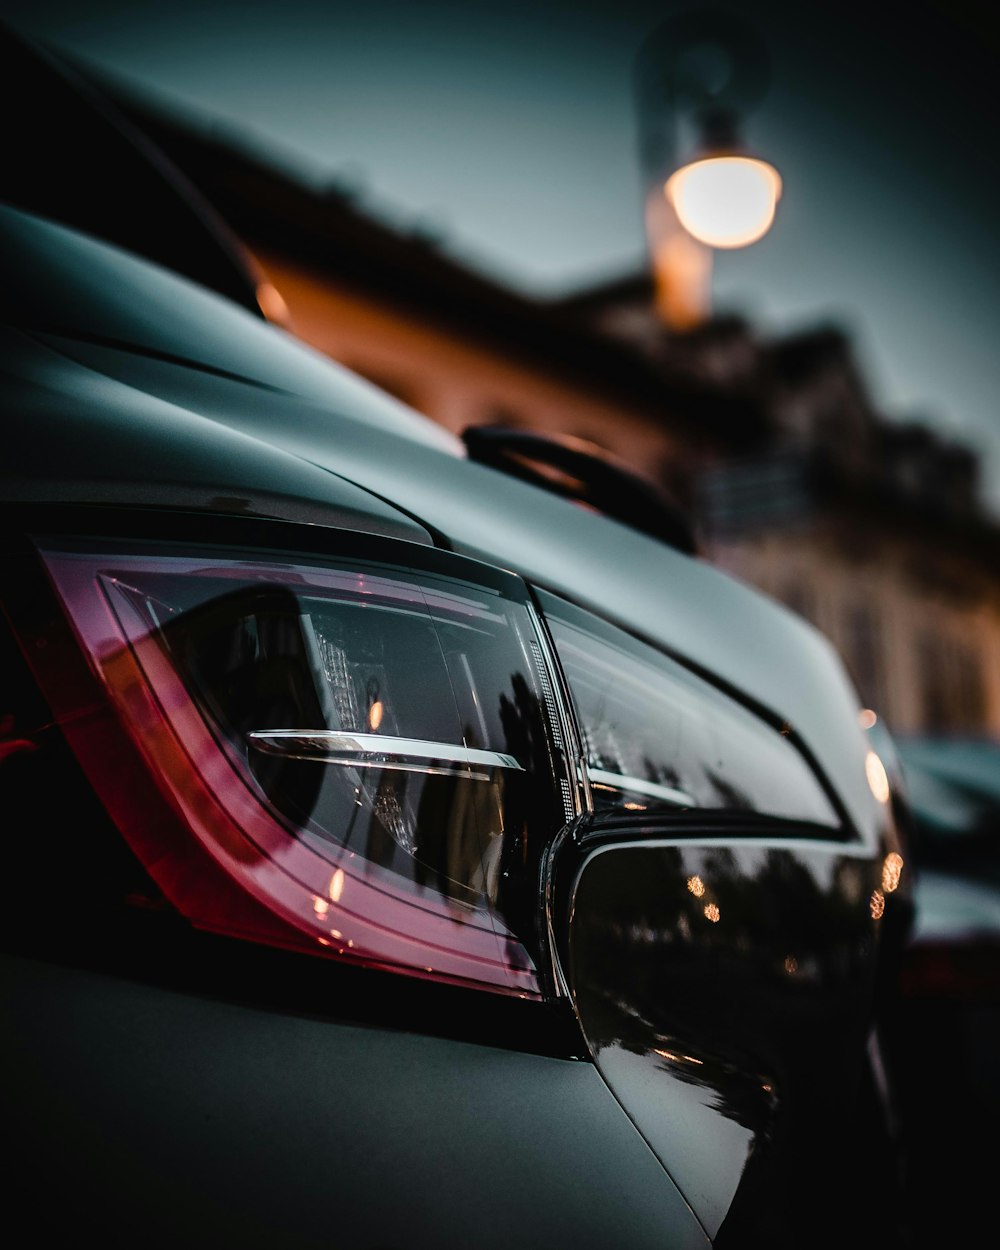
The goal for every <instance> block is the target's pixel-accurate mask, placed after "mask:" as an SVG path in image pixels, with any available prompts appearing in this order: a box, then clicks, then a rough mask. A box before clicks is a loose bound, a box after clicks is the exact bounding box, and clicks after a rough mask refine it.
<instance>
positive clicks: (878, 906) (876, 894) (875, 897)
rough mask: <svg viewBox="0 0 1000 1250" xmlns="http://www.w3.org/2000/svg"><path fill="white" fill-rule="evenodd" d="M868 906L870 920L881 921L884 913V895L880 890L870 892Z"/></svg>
mask: <svg viewBox="0 0 1000 1250" xmlns="http://www.w3.org/2000/svg"><path fill="white" fill-rule="evenodd" d="M869 906H870V907H871V913H872V920H881V919H882V913H883V912H884V911H885V895H884V894H883V893H882V891H881V890H873V891H872V897H871V902H870V904H869Z"/></svg>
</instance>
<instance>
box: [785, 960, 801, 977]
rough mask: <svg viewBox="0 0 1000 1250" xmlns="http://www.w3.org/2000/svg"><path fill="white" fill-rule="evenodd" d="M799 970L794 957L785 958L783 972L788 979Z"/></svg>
mask: <svg viewBox="0 0 1000 1250" xmlns="http://www.w3.org/2000/svg"><path fill="white" fill-rule="evenodd" d="M798 970H799V961H798V960H797V959H796V958H795V956H794V955H786V956H785V971H786V972H787V973H788V975H789V976H790V977H792V976H794V975H795V974H796V972H798Z"/></svg>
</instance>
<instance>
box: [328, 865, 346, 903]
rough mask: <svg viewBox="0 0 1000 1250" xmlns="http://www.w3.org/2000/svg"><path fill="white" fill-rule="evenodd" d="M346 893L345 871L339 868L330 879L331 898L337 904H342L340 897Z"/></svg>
mask: <svg viewBox="0 0 1000 1250" xmlns="http://www.w3.org/2000/svg"><path fill="white" fill-rule="evenodd" d="M343 892H344V870H343V868H338V869H337V871H336V872H335V873H334V874H333V876H332V877H331V878H330V891H329V893H330V898H331V899H332V900H333V901H334V902H335V903H339V902H340V896H341V894H343Z"/></svg>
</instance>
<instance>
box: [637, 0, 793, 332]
mask: <svg viewBox="0 0 1000 1250" xmlns="http://www.w3.org/2000/svg"><path fill="white" fill-rule="evenodd" d="M768 61H769V58H768V55H767V50H766V48H765V46H764V44H763V41H762V40H761V38H760V36H759V34H758V33H757V32H756V31H755V29H754V28H753V27H752V26H750V25H749V24H748V23H747V22H745V21H744V20H743V19H742V18H740V17H737V16H736V15H735V14H733V13H729V12H726V11H724V10H712V9H695V10H690V11H686V12H682V13H679V14H677V15H675V16H674V17H671V18H668V19H667V20H666V21H664V22H662V23H661V24H660V25H658V26H656V27H655V28H654V29H653V30H652V31H651V32H650V34H649V35H647V37H646V38H645V40H644V41H643V44H642V46H641V48H640V50H639V55H638V57H637V58H636V64H635V91H636V104H637V111H638V119H639V150H640V164H641V169H642V176H643V191H644V197H645V221H646V236H647V243H648V247H649V254H650V263H651V265H652V269H653V277H654V283H655V290H656V307H657V312H658V314H659V315H660V317H661V319H662V320H663V321H664V323H665V324H667V325H668V326H669V327H671V328H672V329H686V328H689V327H691V326H693V325H696V324H697V323H698V322H700V321H702V320H704V319H705V317H707V316H708V313H709V310H710V303H711V274H712V252H713V250H714V249H717V248H738V247H746V246H748V245H749V244H751V243H755V242H756V241H757V240H758V239H760V238H763V236H764V235H765V234H766V233H767V231H768V230H769V229H770V227H771V224H772V222H773V221H774V215H775V210H776V207H777V203H778V200H779V198H780V196H781V177H780V175H779V174H778V172H777V170H776V169H774V167H773V166H772V165H770V164H769V163H768V162H767V161H765V160H763V159H761V158H760V157H759V156H757V155H755V154H753V153H752V152H750V151H749V150H748V149H747V148H746V147H745V145H744V143H743V141H742V137H741V134H740V122H741V119H742V117H743V115H745V113H746V112H747V111H749V110H750V109H751V108H752V107H753V106H754V105H756V104H757V103H758V102H759V101H760V99H761V98H762V97H763V95H764V94H765V92H766V90H767V86H768V81H769V77H770V70H769V63H768Z"/></svg>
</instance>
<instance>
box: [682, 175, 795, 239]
mask: <svg viewBox="0 0 1000 1250" xmlns="http://www.w3.org/2000/svg"><path fill="white" fill-rule="evenodd" d="M663 189H664V193H665V195H666V197H667V199H668V200H669V201H670V203H671V205H672V206H673V209H674V212H675V213H676V214H677V220H678V221H679V222H680V224H681V225H682V226H683V227H684V229H685V230H686V231H687V232H688V234H690V235H691V236H692V237H693V238H695V239H697V240H698V242H699V243H705V244H706V245H707V246H708V247H716V248H735V247H748V246H749V245H750V244H751V243H756V242H757V240H758V239H762V238H763V237H764V235H765V234H767V232H768V230H770V228H771V223H772V222H773V221H774V212H775V209H776V208H777V204H778V200H779V199H780V198H781V176H780V174H779V173H778V171H777V170H776V169H775V168H774V166H773V165H769V164H768V163H767V161H761V160H757V159H756V158H754V157H752V156H737V155H726V156H722V155H720V156H705V157H702V158H701V159H700V160H695V161H691V162H690V164H687V165H684V166H682V168H680V169H678V170H677V171H676V172H675V173H673V174H671V175H670V177H669V178H668V179H667V181H666V184H665V186H664V188H663Z"/></svg>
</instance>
